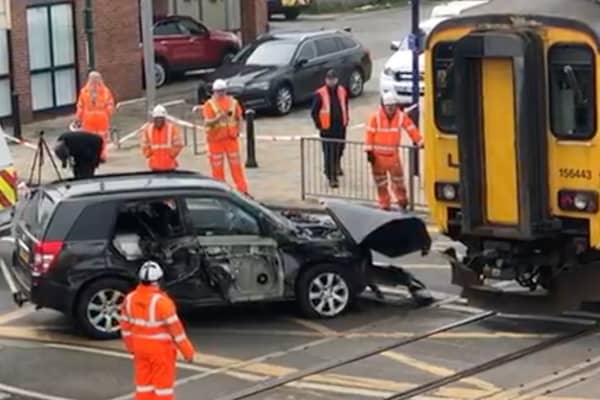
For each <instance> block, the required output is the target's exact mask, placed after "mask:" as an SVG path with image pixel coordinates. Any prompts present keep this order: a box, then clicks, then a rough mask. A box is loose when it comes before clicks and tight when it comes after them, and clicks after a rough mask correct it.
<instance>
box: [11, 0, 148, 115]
mask: <svg viewBox="0 0 600 400" xmlns="http://www.w3.org/2000/svg"><path fill="white" fill-rule="evenodd" d="M71 2H72V4H73V12H74V17H75V44H76V49H77V63H76V64H77V69H78V84H79V86H81V85H83V84H85V81H86V76H87V72H88V70H87V50H86V49H87V47H86V35H85V25H84V16H83V10H84V5H85V0H71ZM45 3H55V1H53V0H12V1H11V7H12V9H11V17H12V22H13V29H12V40H11V44H12V49H13V52H12V59H13V66H14V69H13V71H12V77H13V85H14V90H15V91H16V93H18V94H19V104H20V110H21V119H22V121H23V122H28V121H31V120H32V119H33V118H34V115H33V113H32V110H31V109H32V106H31V77H30V73H29V55H28V53H29V49H28V42H27V16H26V7H27V4H36V5H39V4H45ZM93 6H94V9H93V15H94V30H95V49H96V53H95V54H96V69H97V70H98V71H100V72H101V73H102V74H103V75H104V78H105V80H106V82H107V84H108V85H109V86H110V87H111V89H112V90H113V91H114V92H115V96H116V97H117V99H118V100H126V99H130V98H135V97H140V96H141V95H142V68H141V65H142V61H141V60H142V55H141V54H142V53H141V49H140V48H139V43H140V31H139V7H138V0H118V1H115V0H94V1H93ZM64 112H66V113H70V112H73V109H71V110H65V111H64ZM35 117H36V118H37V117H39V118H44V117H47V114H36V115H35Z"/></svg>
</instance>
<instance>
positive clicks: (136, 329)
mask: <svg viewBox="0 0 600 400" xmlns="http://www.w3.org/2000/svg"><path fill="white" fill-rule="evenodd" d="M162 278H163V271H162V269H161V267H160V266H159V265H158V264H157V263H155V262H153V261H148V262H146V263H144V265H142V267H141V268H140V271H139V280H140V284H139V285H138V287H137V288H136V289H135V290H134V291H133V292H131V293H129V294H128V295H127V297H126V298H125V301H124V302H123V304H122V306H121V324H120V325H121V334H122V336H123V341H124V342H125V346H126V348H127V350H128V351H129V352H130V353H132V354H133V360H134V366H135V385H136V386H135V400H158V399H160V400H171V399H174V398H175V392H174V386H175V363H176V359H177V350H178V349H179V351H180V352H181V353H182V355H183V357H184V358H185V360H186V361H189V362H191V361H193V360H194V353H195V350H194V346H193V345H192V343H191V342H190V340H189V339H188V338H187V335H186V333H185V330H184V328H183V325H182V324H181V322H180V320H179V317H178V316H177V312H176V308H175V303H174V302H173V300H171V298H169V296H168V295H167V294H166V293H165V292H163V291H162V290H161V289H160V287H159V282H160V281H161V280H162Z"/></svg>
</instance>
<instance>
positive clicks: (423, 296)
mask: <svg viewBox="0 0 600 400" xmlns="http://www.w3.org/2000/svg"><path fill="white" fill-rule="evenodd" d="M408 290H409V292H410V295H411V296H412V299H413V301H414V302H415V303H416V304H417V305H418V306H420V307H425V306H428V305H430V304H431V303H433V296H432V295H431V293H430V292H429V290H427V288H426V287H425V286H421V285H417V284H411V285H410V286H409V287H408Z"/></svg>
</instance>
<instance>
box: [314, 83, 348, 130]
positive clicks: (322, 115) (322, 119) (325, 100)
mask: <svg viewBox="0 0 600 400" xmlns="http://www.w3.org/2000/svg"><path fill="white" fill-rule="evenodd" d="M317 93H318V94H319V96H321V110H320V111H319V125H320V127H321V130H323V131H326V130H328V129H329V128H331V98H330V96H329V89H328V88H327V86H322V87H321V88H319V90H317ZM337 97H338V100H339V102H340V107H341V109H342V124H343V125H344V127H346V126H348V122H349V117H348V107H347V104H348V103H347V99H348V92H347V91H346V89H345V88H344V87H343V86H342V85H338V87H337Z"/></svg>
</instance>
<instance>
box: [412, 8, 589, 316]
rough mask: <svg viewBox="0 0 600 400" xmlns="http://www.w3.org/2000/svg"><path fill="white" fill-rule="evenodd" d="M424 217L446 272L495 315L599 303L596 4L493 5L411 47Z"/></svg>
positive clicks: (451, 21)
mask: <svg viewBox="0 0 600 400" xmlns="http://www.w3.org/2000/svg"><path fill="white" fill-rule="evenodd" d="M424 53H425V59H426V63H425V64H426V67H425V77H424V79H425V88H426V89H425V90H426V91H425V99H424V101H425V104H424V115H423V124H424V130H425V135H424V136H425V182H427V184H426V195H427V200H428V204H429V207H430V214H431V218H432V221H433V223H434V224H435V225H437V226H438V227H439V229H440V230H441V232H442V233H443V234H445V235H447V236H449V237H450V238H452V239H453V240H455V241H458V242H460V243H462V244H463V245H464V249H465V250H463V251H462V252H461V251H456V249H454V248H448V250H446V251H445V252H444V255H445V256H446V257H447V258H448V259H449V261H450V264H451V267H452V282H453V283H454V284H456V285H459V286H460V287H462V292H463V296H464V297H466V298H467V299H468V301H469V302H470V303H471V304H473V305H477V306H482V307H485V308H487V309H493V310H497V311H499V312H519V313H557V312H559V313H563V312H569V311H582V310H583V311H586V310H596V309H597V307H598V304H599V302H600V214H599V192H600V134H599V132H598V115H599V112H600V109H599V104H598V103H599V102H598V98H597V97H598V96H597V92H598V88H597V82H598V81H599V77H600V76H599V71H600V70H599V68H598V65H599V64H600V4H598V3H596V2H594V1H593V0H568V1H564V0H546V1H541V0H536V1H529V2H527V1H522V0H519V1H514V0H505V1H502V2H500V1H495V2H493V4H489V5H483V6H479V7H475V8H473V9H471V10H469V11H467V12H465V13H464V14H461V15H460V16H458V17H455V18H452V19H448V20H446V21H443V22H441V23H440V24H439V25H437V26H436V27H435V28H434V29H433V30H432V31H431V33H430V34H429V35H428V36H427V38H426V41H425V43H424Z"/></svg>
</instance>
